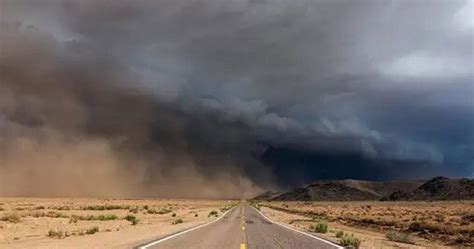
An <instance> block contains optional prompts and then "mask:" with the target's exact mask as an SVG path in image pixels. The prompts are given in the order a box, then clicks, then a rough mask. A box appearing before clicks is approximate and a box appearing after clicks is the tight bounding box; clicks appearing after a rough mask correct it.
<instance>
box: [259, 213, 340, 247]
mask: <svg viewBox="0 0 474 249" xmlns="http://www.w3.org/2000/svg"><path fill="white" fill-rule="evenodd" d="M252 208H253V209H255V211H257V212H258V213H259V214H260V215H262V216H263V217H264V218H265V219H267V220H268V221H269V222H271V223H273V224H277V225H279V226H282V227H284V228H287V229H290V230H292V231H295V232H297V233H300V234H303V235H306V236H308V237H311V238H313V239H317V240H320V241H322V242H324V243H327V244H330V245H332V246H335V247H337V248H341V249H343V248H345V247H343V246H340V245H338V244H335V243H333V242H331V241H329V240H325V239H323V238H319V237H317V236H314V235H312V234H310V233H306V232H303V231H300V230H298V229H295V228H292V227H290V226H287V225H285V224H282V223H280V222H276V221H274V220H271V219H270V218H268V217H267V216H266V215H264V214H263V213H262V212H260V211H259V210H258V209H256V208H254V207H252Z"/></svg>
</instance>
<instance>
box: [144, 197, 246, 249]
mask: <svg viewBox="0 0 474 249" xmlns="http://www.w3.org/2000/svg"><path fill="white" fill-rule="evenodd" d="M235 207H237V206H235ZM235 207H233V208H231V209H229V210H227V211H226V212H225V213H223V214H222V215H221V216H220V217H219V218H217V219H215V220H213V221H209V222H208V223H204V224H202V225H199V226H197V227H193V228H190V229H187V230H184V231H181V232H179V233H175V234H173V235H170V236H168V237H164V238H162V239H159V240H156V241H153V242H150V243H148V244H145V245H143V246H140V247H138V248H140V249H146V248H148V247H150V246H154V245H156V244H159V243H161V242H164V241H167V240H170V239H172V238H175V237H178V236H180V235H183V234H185V233H189V232H191V231H194V230H196V229H199V228H202V227H205V226H208V225H210V224H212V223H214V222H217V221H219V220H220V219H222V218H224V216H225V215H226V214H227V213H229V212H230V211H231V210H232V209H234V208H235Z"/></svg>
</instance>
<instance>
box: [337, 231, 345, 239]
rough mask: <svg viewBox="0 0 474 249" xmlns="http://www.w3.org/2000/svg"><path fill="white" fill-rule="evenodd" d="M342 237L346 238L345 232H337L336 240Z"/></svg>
mask: <svg viewBox="0 0 474 249" xmlns="http://www.w3.org/2000/svg"><path fill="white" fill-rule="evenodd" d="M342 236H344V232H343V231H337V232H336V238H342Z"/></svg>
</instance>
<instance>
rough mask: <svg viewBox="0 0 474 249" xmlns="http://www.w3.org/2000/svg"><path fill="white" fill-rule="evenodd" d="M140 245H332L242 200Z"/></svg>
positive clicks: (163, 248) (324, 248) (239, 248)
mask: <svg viewBox="0 0 474 249" xmlns="http://www.w3.org/2000/svg"><path fill="white" fill-rule="evenodd" d="M139 248H141V249H151V248H153V249H276V248H285V249H286V248H288V249H313V248H320V249H333V248H343V247H341V246H338V245H336V244H334V243H331V242H329V241H325V240H323V239H320V238H318V237H316V236H314V235H311V234H308V233H304V232H299V231H297V230H294V229H292V228H289V227H284V226H282V225H280V224H277V223H274V222H271V221H270V220H269V219H267V218H266V217H264V216H262V214H261V213H260V212H258V211H257V210H255V209H254V208H252V207H250V206H249V205H248V204H246V203H245V202H241V204H239V205H238V206H237V207H234V208H233V209H231V210H230V211H228V212H227V213H225V214H224V215H223V216H222V217H220V218H219V219H218V220H215V221H213V222H210V223H206V224H205V225H201V226H199V227H196V228H193V229H189V230H185V231H183V232H181V233H177V234H174V235H171V236H167V237H164V238H161V239H158V240H155V241H152V242H149V243H147V244H144V245H142V246H140V247H139Z"/></svg>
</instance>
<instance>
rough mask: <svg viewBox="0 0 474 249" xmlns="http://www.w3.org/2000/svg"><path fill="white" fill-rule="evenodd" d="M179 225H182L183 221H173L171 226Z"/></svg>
mask: <svg viewBox="0 0 474 249" xmlns="http://www.w3.org/2000/svg"><path fill="white" fill-rule="evenodd" d="M180 223H183V220H182V219H176V220H174V221H173V223H172V224H173V225H176V224H180Z"/></svg>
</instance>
